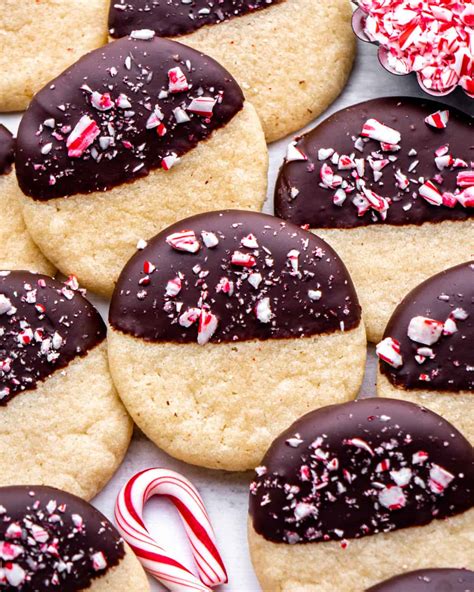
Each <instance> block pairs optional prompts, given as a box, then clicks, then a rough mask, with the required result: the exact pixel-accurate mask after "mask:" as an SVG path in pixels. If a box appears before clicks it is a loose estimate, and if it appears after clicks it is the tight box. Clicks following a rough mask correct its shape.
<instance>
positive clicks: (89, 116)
mask: <svg viewBox="0 0 474 592" xmlns="http://www.w3.org/2000/svg"><path fill="white" fill-rule="evenodd" d="M266 169H267V151H266V146H265V141H264V138H263V133H262V131H261V127H260V122H259V120H258V117H257V115H256V113H255V111H254V109H253V107H252V106H251V105H250V104H249V103H247V102H246V101H244V97H243V94H242V91H241V89H240V88H239V86H238V85H237V83H236V82H235V81H234V79H233V78H232V77H231V76H230V74H229V73H228V72H227V71H226V70H224V69H223V68H222V67H221V66H220V65H219V64H217V62H215V61H214V60H212V59H211V58H208V57H207V56H204V55H203V54H200V53H198V52H196V51H194V50H193V49H190V48H188V47H185V46H184V45H181V44H178V43H175V42H173V41H167V40H165V39H158V38H153V37H149V38H147V39H139V38H124V39H121V40H119V41H116V42H114V43H111V44H109V45H108V46H106V47H104V48H102V49H99V50H97V51H95V52H92V53H91V54H89V55H87V56H85V57H84V58H83V59H82V60H80V61H79V62H77V63H76V64H75V65H74V66H72V67H71V68H70V69H69V70H67V71H66V72H64V73H63V74H62V75H61V76H60V77H59V78H57V79H56V80H54V81H53V82H52V83H51V84H50V85H48V86H47V87H45V88H44V89H43V90H42V91H41V92H40V93H39V94H38V95H37V96H36V97H35V99H34V100H33V102H32V104H31V105H30V107H29V109H28V111H27V112H26V113H25V115H24V117H23V119H22V122H21V125H20V129H19V132H18V141H17V176H18V181H19V185H20V187H21V189H22V191H23V193H24V194H25V197H24V198H23V205H24V216H25V221H26V224H27V226H28V229H29V230H30V232H31V234H32V236H33V238H34V239H35V240H36V241H37V242H38V244H39V246H40V247H41V248H42V250H43V251H44V252H45V253H46V254H47V255H48V256H49V258H50V259H51V260H52V261H53V262H55V263H56V264H57V266H58V268H59V269H60V270H61V271H62V272H63V273H65V274H70V273H74V274H75V275H77V276H78V278H79V280H80V281H81V283H82V284H84V285H85V286H86V287H88V288H90V289H92V290H94V291H96V292H99V293H101V294H104V295H110V294H111V292H112V290H113V286H114V282H115V280H116V279H117V277H118V274H119V272H120V270H121V268H122V267H123V265H124V264H125V262H126V261H127V259H128V258H129V257H130V256H131V255H132V253H133V250H134V248H135V246H136V244H137V241H138V240H139V239H143V238H144V239H146V238H148V237H150V236H153V235H154V234H156V232H157V231H159V230H161V229H162V228H165V227H166V226H167V225H168V224H170V223H172V222H175V221H176V220H178V219H180V218H182V217H184V216H185V215H189V213H198V212H201V211H204V210H206V209H212V208H219V207H222V206H230V205H238V206H241V207H242V208H248V209H260V207H261V205H262V202H263V199H264V195H265V187H266Z"/></svg>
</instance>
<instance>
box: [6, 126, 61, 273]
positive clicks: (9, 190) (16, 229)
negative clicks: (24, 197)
mask: <svg viewBox="0 0 474 592" xmlns="http://www.w3.org/2000/svg"><path fill="white" fill-rule="evenodd" d="M14 153H15V140H14V139H13V136H12V134H11V133H10V132H9V131H8V130H7V128H6V127H5V126H3V125H2V124H0V210H1V212H2V217H1V218H0V243H1V245H2V249H1V251H0V269H29V270H30V271H37V272H41V273H47V274H52V273H53V272H54V267H53V266H52V265H51V263H49V261H47V259H45V257H44V256H43V255H42V254H41V251H40V250H39V249H38V247H37V246H36V245H35V243H34V242H33V241H32V240H31V237H30V235H29V234H28V231H27V230H26V226H25V223H24V221H23V216H22V213H21V206H20V203H19V201H18V199H17V197H16V196H15V195H13V193H14V192H15V190H14V189H13V187H14V186H15V185H16V179H15V174H14V173H13V161H14V157H15V154H14Z"/></svg>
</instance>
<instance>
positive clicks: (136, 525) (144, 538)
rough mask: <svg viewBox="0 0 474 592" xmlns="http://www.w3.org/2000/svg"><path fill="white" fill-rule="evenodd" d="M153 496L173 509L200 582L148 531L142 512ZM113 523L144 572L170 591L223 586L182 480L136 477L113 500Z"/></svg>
mask: <svg viewBox="0 0 474 592" xmlns="http://www.w3.org/2000/svg"><path fill="white" fill-rule="evenodd" d="M154 495H159V496H163V497H166V498H167V499H169V500H170V501H171V502H172V503H173V504H174V505H175V507H176V509H177V510H178V512H179V514H180V517H181V520H182V522H183V524H184V528H185V530H186V534H187V537H188V540H189V542H190V544H191V551H192V554H193V557H194V560H195V562H196V566H197V569H198V573H199V577H200V578H201V579H198V578H197V577H196V576H195V575H194V574H193V573H192V572H191V571H189V569H187V568H186V567H185V566H184V565H182V564H181V563H180V562H179V561H177V560H176V559H175V558H174V557H173V555H172V553H171V552H170V551H169V550H168V549H166V546H165V544H164V543H163V542H161V541H159V540H155V539H154V538H153V537H152V536H151V535H150V533H149V532H148V530H147V528H146V526H145V523H144V521H143V508H144V506H145V504H146V502H147V501H148V500H149V499H150V498H151V497H153V496H154ZM115 521H116V523H117V527H118V530H119V531H120V534H121V535H122V536H123V538H124V539H125V540H126V541H127V543H128V544H129V545H130V547H131V548H132V549H133V551H134V552H135V554H136V555H137V557H138V559H139V561H140V563H141V564H142V565H143V567H144V568H145V570H146V571H147V572H149V573H150V574H151V575H152V576H154V577H155V578H156V579H157V580H159V581H160V582H161V583H162V584H164V585H165V586H166V587H167V588H169V589H170V590H172V592H189V591H190V590H193V591H199V592H205V591H209V590H210V586H218V585H219V584H225V583H227V572H226V569H225V566H224V563H223V561H222V558H221V556H220V554H219V551H218V550H217V546H216V537H215V534H214V530H213V528H212V526H211V523H210V520H209V516H208V514H207V512H206V508H205V507H204V503H203V501H202V498H201V496H200V495H199V493H198V491H197V490H196V488H195V487H194V486H193V485H192V484H191V483H190V482H189V481H188V480H187V479H185V478H184V477H183V476H182V475H179V474H178V473H175V472H174V471H169V470H167V469H160V468H157V469H146V470H144V471H141V472H140V473H137V474H136V475H135V476H134V477H132V478H131V479H130V481H128V483H127V484H126V485H125V486H124V487H123V488H122V490H121V491H120V493H119V495H118V497H117V502H116V504H115Z"/></svg>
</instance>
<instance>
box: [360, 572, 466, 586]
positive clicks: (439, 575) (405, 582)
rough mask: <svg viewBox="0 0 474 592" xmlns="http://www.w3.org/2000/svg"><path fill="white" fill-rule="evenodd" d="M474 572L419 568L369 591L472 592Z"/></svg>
mask: <svg viewBox="0 0 474 592" xmlns="http://www.w3.org/2000/svg"><path fill="white" fill-rule="evenodd" d="M473 590H474V572H473V571H469V570H467V569H449V568H445V569H418V570H416V571H412V572H410V573H407V574H403V575H400V576H395V577H394V578H390V579H389V580H386V581H385V582H382V583H381V584H377V585H376V586H372V587H371V588H369V589H368V590H367V592H472V591H473Z"/></svg>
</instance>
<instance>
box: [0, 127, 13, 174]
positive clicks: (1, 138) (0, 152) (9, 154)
mask: <svg viewBox="0 0 474 592" xmlns="http://www.w3.org/2000/svg"><path fill="white" fill-rule="evenodd" d="M14 158H15V140H14V139H13V136H12V134H11V133H10V132H9V131H8V130H7V128H6V127H5V126H4V125H2V124H1V123H0V175H6V174H8V173H9V172H10V171H11V170H12V165H13V160H14Z"/></svg>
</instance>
